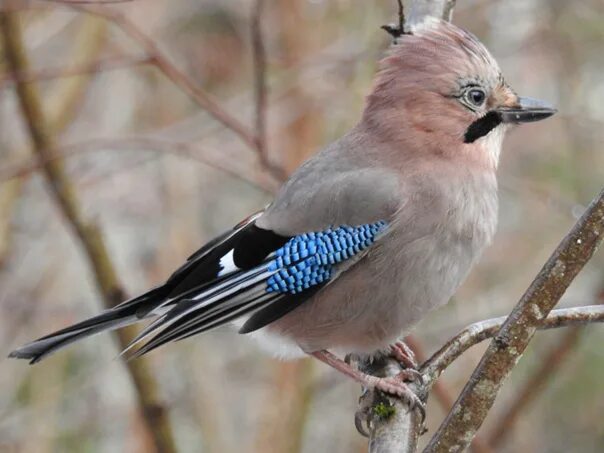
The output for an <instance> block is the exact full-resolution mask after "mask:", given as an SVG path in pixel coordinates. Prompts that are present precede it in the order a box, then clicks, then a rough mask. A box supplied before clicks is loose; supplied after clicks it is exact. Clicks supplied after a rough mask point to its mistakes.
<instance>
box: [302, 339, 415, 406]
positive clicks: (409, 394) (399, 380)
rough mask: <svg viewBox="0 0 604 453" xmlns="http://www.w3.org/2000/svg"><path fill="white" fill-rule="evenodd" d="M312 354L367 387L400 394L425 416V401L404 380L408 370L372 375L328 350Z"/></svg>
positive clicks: (399, 395)
mask: <svg viewBox="0 0 604 453" xmlns="http://www.w3.org/2000/svg"><path fill="white" fill-rule="evenodd" d="M310 355H312V356H313V357H315V358H317V359H319V360H320V361H321V362H323V363H326V364H327V365H329V366H330V367H332V368H335V369H336V370H338V371H339V372H340V373H342V374H345V375H346V376H349V377H351V378H352V379H354V380H355V381H357V382H359V383H360V384H361V385H363V386H364V387H366V388H369V389H376V390H380V391H382V392H384V393H388V394H390V395H394V396H398V397H399V398H401V399H403V401H405V402H407V403H408V404H409V407H410V409H411V410H413V409H415V408H418V409H419V410H420V412H421V413H422V418H424V416H425V407H424V403H422V401H421V400H420V399H419V397H418V396H417V395H416V394H415V392H414V391H413V390H411V389H410V388H409V386H408V385H407V384H405V382H404V381H405V380H407V378H408V376H407V375H406V373H405V371H407V370H403V371H401V373H399V374H397V375H396V376H390V377H377V376H371V375H370V374H366V373H363V372H362V371H360V370H358V369H355V368H353V367H352V366H350V365H349V364H347V363H346V362H344V361H343V360H341V359H339V358H338V357H336V356H335V355H333V354H332V353H331V352H329V351H326V350H322V351H316V352H311V353H310Z"/></svg>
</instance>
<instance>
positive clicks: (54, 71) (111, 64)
mask: <svg viewBox="0 0 604 453" xmlns="http://www.w3.org/2000/svg"><path fill="white" fill-rule="evenodd" d="M150 63H152V60H151V58H150V57H129V56H124V57H111V58H103V59H101V60H97V61H93V62H90V63H84V64H79V65H73V64H71V65H69V66H66V67H61V68H49V69H41V70H39V71H33V72H29V73H27V74H17V73H12V74H7V75H5V76H3V77H2V78H0V90H1V89H3V88H5V86H6V85H8V83H10V82H40V81H44V80H52V79H58V78H61V77H73V76H78V75H86V74H97V73H99V72H105V71H114V70H116V69H122V68H130V67H132V66H140V65H145V64H150Z"/></svg>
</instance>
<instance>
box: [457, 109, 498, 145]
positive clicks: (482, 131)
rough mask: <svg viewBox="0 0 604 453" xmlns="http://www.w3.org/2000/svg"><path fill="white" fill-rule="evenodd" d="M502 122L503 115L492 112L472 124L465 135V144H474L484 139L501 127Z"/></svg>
mask: <svg viewBox="0 0 604 453" xmlns="http://www.w3.org/2000/svg"><path fill="white" fill-rule="evenodd" d="M501 121H502V119H501V115H500V114H499V113H498V112H495V111H490V112H489V113H487V114H486V115H485V116H483V117H482V118H480V119H477V120H476V121H474V122H473V123H472V124H470V126H469V127H468V129H467V130H466V133H465V135H464V140H463V141H464V143H473V142H474V141H476V140H478V139H479V138H480V137H484V136H485V135H487V134H488V133H489V132H491V131H492V130H493V129H495V128H496V127H497V126H499V125H500V124H501Z"/></svg>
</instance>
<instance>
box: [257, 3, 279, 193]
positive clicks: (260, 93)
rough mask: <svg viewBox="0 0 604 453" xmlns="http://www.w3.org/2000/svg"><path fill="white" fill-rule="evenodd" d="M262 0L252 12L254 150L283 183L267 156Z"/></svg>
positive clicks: (266, 103) (266, 96)
mask: <svg viewBox="0 0 604 453" xmlns="http://www.w3.org/2000/svg"><path fill="white" fill-rule="evenodd" d="M263 11H264V0H255V1H254V5H253V11H252V25H251V37H252V57H253V58H252V61H253V66H254V104H255V105H254V115H255V121H254V123H255V125H256V150H257V152H258V158H259V160H260V165H261V166H262V167H263V168H264V169H266V170H267V171H268V172H270V173H271V174H272V175H273V177H274V178H275V179H277V180H278V181H285V179H286V178H287V175H286V174H285V171H284V170H283V169H282V168H281V167H279V166H278V165H275V164H273V163H272V162H271V160H270V157H269V154H268V147H267V146H268V145H267V136H266V135H267V128H266V116H267V108H268V90H267V86H266V49H265V47H264V39H263V36H262V13H263Z"/></svg>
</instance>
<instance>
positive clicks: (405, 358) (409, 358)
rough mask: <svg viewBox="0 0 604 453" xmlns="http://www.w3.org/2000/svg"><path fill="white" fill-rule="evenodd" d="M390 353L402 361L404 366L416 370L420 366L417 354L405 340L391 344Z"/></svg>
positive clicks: (398, 360)
mask: <svg viewBox="0 0 604 453" xmlns="http://www.w3.org/2000/svg"><path fill="white" fill-rule="evenodd" d="M390 355H391V356H392V358H393V359H395V360H396V361H397V362H398V363H400V364H401V365H402V366H403V368H407V369H409V368H411V369H413V370H416V369H417V367H418V364H417V360H416V359H415V354H414V353H413V351H412V350H411V348H410V347H409V346H407V344H406V343H405V342H404V341H397V342H396V343H394V344H393V345H390Z"/></svg>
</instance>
